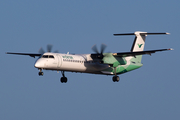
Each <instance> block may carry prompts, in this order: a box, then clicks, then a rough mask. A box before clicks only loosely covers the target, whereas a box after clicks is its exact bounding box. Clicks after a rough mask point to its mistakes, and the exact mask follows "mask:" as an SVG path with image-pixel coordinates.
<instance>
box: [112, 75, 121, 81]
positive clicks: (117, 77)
mask: <svg viewBox="0 0 180 120" xmlns="http://www.w3.org/2000/svg"><path fill="white" fill-rule="evenodd" d="M112 80H113V82H119V80H120V78H119V76H116V75H115V76H113V78H112Z"/></svg>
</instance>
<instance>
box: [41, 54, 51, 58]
mask: <svg viewBox="0 0 180 120" xmlns="http://www.w3.org/2000/svg"><path fill="white" fill-rule="evenodd" d="M42 58H54V56H53V55H43V56H42Z"/></svg>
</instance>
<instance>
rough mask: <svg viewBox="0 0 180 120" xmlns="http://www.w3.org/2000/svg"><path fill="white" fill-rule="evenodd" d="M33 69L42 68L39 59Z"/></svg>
mask: <svg viewBox="0 0 180 120" xmlns="http://www.w3.org/2000/svg"><path fill="white" fill-rule="evenodd" d="M34 67H36V68H42V67H43V66H42V61H41V60H40V59H39V60H37V61H36V63H35V64H34Z"/></svg>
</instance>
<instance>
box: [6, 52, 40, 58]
mask: <svg viewBox="0 0 180 120" xmlns="http://www.w3.org/2000/svg"><path fill="white" fill-rule="evenodd" d="M6 54H15V55H29V56H31V57H34V58H35V57H36V56H40V55H41V54H33V53H12V52H6Z"/></svg>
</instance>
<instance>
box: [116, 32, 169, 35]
mask: <svg viewBox="0 0 180 120" xmlns="http://www.w3.org/2000/svg"><path fill="white" fill-rule="evenodd" d="M163 34H166V35H168V34H170V33H167V32H166V33H140V35H163ZM121 35H136V34H135V33H122V34H114V36H121Z"/></svg>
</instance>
